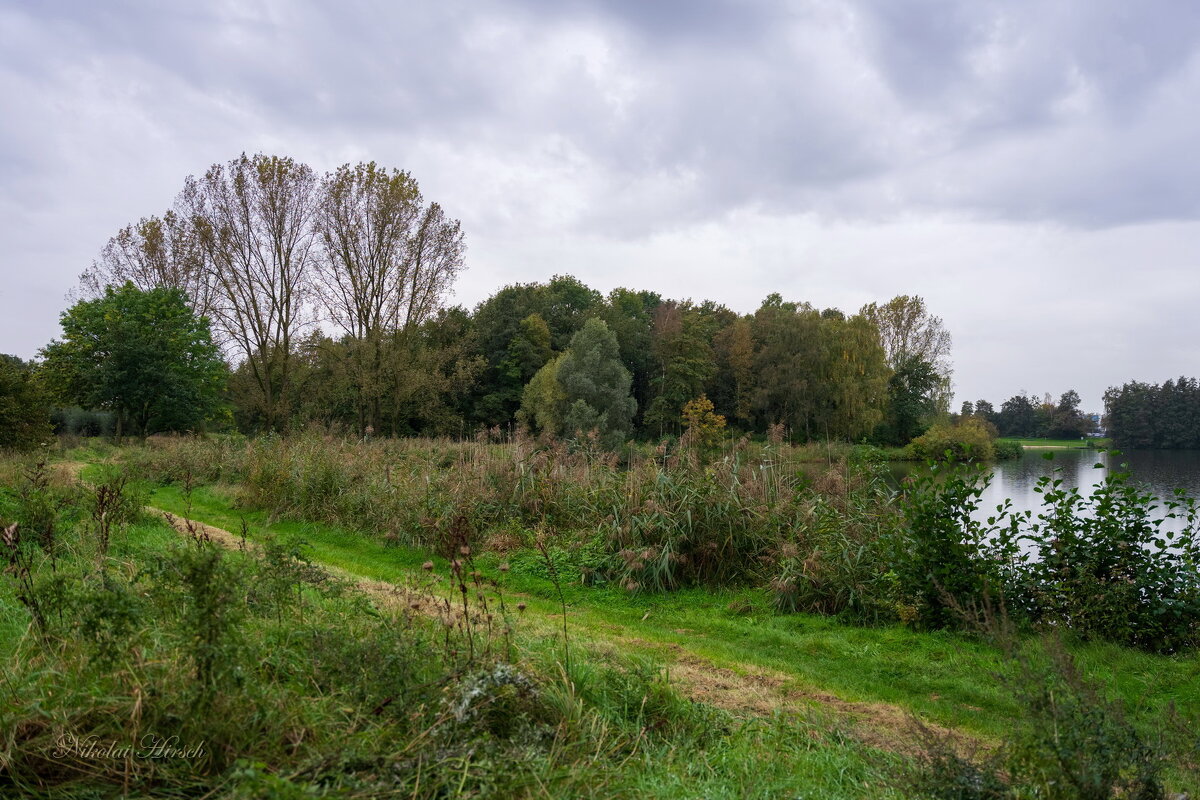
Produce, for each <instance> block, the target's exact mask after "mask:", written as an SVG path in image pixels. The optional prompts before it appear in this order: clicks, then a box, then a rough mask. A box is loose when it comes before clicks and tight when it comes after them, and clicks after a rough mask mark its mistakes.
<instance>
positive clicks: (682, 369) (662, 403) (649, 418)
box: [645, 301, 717, 435]
mask: <svg viewBox="0 0 1200 800" xmlns="http://www.w3.org/2000/svg"><path fill="white" fill-rule="evenodd" d="M708 328H709V326H707V325H705V319H704V316H703V314H702V313H701V312H700V311H699V310H697V309H695V308H693V307H692V306H691V304H690V303H682V304H680V303H675V302H674V301H668V302H665V303H662V304H660V305H659V306H658V307H657V308H655V310H654V323H653V327H652V330H651V352H652V353H653V355H654V363H653V372H652V374H651V378H650V384H651V386H652V390H651V391H652V395H653V399H652V400H651V401H650V406H649V408H647V409H646V415H645V419H646V425H647V426H650V427H655V428H656V429H657V432H658V433H659V434H660V435H661V434H662V433H665V432H667V431H670V432H672V433H678V432H679V429H680V420H681V419H682V417H681V414H682V413H683V407H684V406H685V405H686V404H687V403H688V401H690V400H692V399H694V398H696V397H699V396H700V395H701V394H703V393H704V388H705V384H707V382H708V380H709V379H710V378H711V377H712V376H713V374H714V373H716V370H717V364H716V360H715V358H714V356H713V351H712V346H711V345H710V344H709V342H710V341H711V340H712V335H711V334H710V333H709V332H708Z"/></svg>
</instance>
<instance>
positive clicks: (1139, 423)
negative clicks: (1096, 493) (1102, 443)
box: [1104, 377, 1200, 449]
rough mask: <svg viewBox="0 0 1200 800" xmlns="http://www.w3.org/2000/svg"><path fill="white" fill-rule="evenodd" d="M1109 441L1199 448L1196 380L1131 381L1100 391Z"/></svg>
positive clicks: (1199, 391)
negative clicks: (1154, 382) (1102, 393)
mask: <svg viewBox="0 0 1200 800" xmlns="http://www.w3.org/2000/svg"><path fill="white" fill-rule="evenodd" d="M1104 406H1105V419H1106V421H1107V426H1108V433H1109V436H1111V437H1112V440H1113V444H1115V445H1116V446H1117V447H1120V448H1122V449H1124V448H1163V449H1198V448H1200V382H1198V381H1197V380H1196V379H1195V378H1187V377H1180V378H1178V379H1177V380H1168V381H1165V382H1164V383H1163V384H1162V385H1161V386H1159V385H1156V384H1148V383H1141V382H1138V381H1131V382H1129V383H1126V384H1125V385H1124V386H1121V387H1120V388H1116V387H1113V388H1110V389H1109V390H1108V391H1107V392H1105V393H1104Z"/></svg>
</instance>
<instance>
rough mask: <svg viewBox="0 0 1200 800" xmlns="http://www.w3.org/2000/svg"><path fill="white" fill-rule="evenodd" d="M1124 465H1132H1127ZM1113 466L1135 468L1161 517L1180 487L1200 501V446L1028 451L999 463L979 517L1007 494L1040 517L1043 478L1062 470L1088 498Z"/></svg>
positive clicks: (1017, 507)
mask: <svg viewBox="0 0 1200 800" xmlns="http://www.w3.org/2000/svg"><path fill="white" fill-rule="evenodd" d="M1044 453H1053V454H1054V458H1053V459H1051V460H1047V459H1046V458H1044V457H1043V454H1044ZM1097 464H1100V465H1102V466H1100V467H1097V466H1096V465H1097ZM1123 464H1128V468H1126V469H1122V466H1121V465H1123ZM1114 468H1115V469H1122V471H1127V472H1130V473H1131V475H1132V477H1131V481H1132V482H1133V483H1135V484H1138V485H1139V486H1140V487H1142V488H1144V489H1145V490H1146V491H1148V492H1149V493H1150V494H1152V495H1154V496H1155V497H1157V498H1158V499H1159V500H1160V508H1159V509H1158V512H1156V513H1158V514H1159V515H1161V514H1165V513H1166V512H1165V511H1164V510H1163V509H1162V508H1161V501H1165V500H1168V499H1171V498H1173V497H1174V496H1175V490H1176V489H1184V490H1185V491H1187V492H1188V494H1189V495H1191V496H1192V497H1195V498H1198V499H1200V450H1135V451H1131V452H1128V453H1121V454H1119V455H1116V456H1114V455H1111V454H1109V453H1106V452H1101V451H1096V450H1031V449H1026V450H1025V453H1024V455H1023V456H1022V457H1021V458H1017V459H1013V460H1011V461H999V462H997V463H996V465H995V467H994V468H993V470H992V482H991V485H990V486H988V488H987V490H986V491H985V492H984V494H983V498H982V501H981V502H980V504H979V516H980V518H981V519H982V518H984V517H987V516H988V515H989V514H991V513H994V511H995V509H996V506H997V505H999V504H1000V503H1003V502H1004V500H1005V499H1006V498H1008V499H1011V500H1012V507H1013V511H1016V512H1019V511H1025V510H1026V509H1029V510H1032V511H1033V514H1034V516H1035V517H1036V516H1037V515H1038V513H1039V512H1040V511H1042V510H1043V506H1042V502H1041V500H1042V496H1041V495H1040V494H1038V493H1037V492H1036V491H1035V487H1036V486H1037V482H1038V479H1039V478H1041V477H1043V476H1045V475H1051V474H1053V473H1054V471H1055V470H1056V469H1057V470H1059V473H1058V477H1060V478H1062V480H1063V484H1064V486H1067V487H1078V488H1079V491H1080V494H1082V495H1083V496H1085V497H1087V496H1089V495H1091V493H1092V492H1093V491H1094V490H1095V488H1096V487H1097V486H1098V485H1099V484H1100V483H1101V482H1102V481H1103V480H1104V478H1105V477H1106V476H1107V475H1108V473H1109V470H1110V469H1114ZM1177 523H1178V521H1177V520H1168V521H1167V522H1166V523H1165V525H1164V528H1165V529H1173V530H1178V529H1179V528H1180V527H1181V526H1180V525H1179V524H1177Z"/></svg>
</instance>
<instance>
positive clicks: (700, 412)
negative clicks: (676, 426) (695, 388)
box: [682, 394, 725, 447]
mask: <svg viewBox="0 0 1200 800" xmlns="http://www.w3.org/2000/svg"><path fill="white" fill-rule="evenodd" d="M682 416H683V427H684V430H685V432H686V435H687V436H690V437H691V438H692V440H693V441H695V442H696V443H698V444H699V445H700V446H701V447H714V446H716V445H717V444H719V443H720V442H721V439H722V438H723V437H724V435H725V417H723V416H721V415H720V414H714V413H713V404H712V401H711V400H709V399H708V397H707V396H706V395H703V394H702V395H700V396H699V397H697V398H696V399H695V400H689V401H688V403H687V404H686V405H684V407H683V415H682Z"/></svg>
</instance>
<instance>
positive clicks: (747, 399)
mask: <svg viewBox="0 0 1200 800" xmlns="http://www.w3.org/2000/svg"><path fill="white" fill-rule="evenodd" d="M713 351H714V353H715V354H716V357H717V382H718V383H719V384H720V388H721V389H722V394H727V395H728V396H729V405H728V408H729V412H730V415H731V416H732V417H733V418H734V419H736V420H737V421H738V422H740V423H742V424H743V425H745V426H750V425H751V424H752V421H753V411H754V335H753V333H752V331H751V327H750V321H749V320H748V319H746V318H745V317H738V318H737V319H735V320H734V321H733V323H732V324H730V325H729V326H728V327H726V328H724V329H722V330H721V331H720V332H719V333H718V334H717V335H716V337H715V338H714V339H713ZM715 394H716V392H714V395H715Z"/></svg>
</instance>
